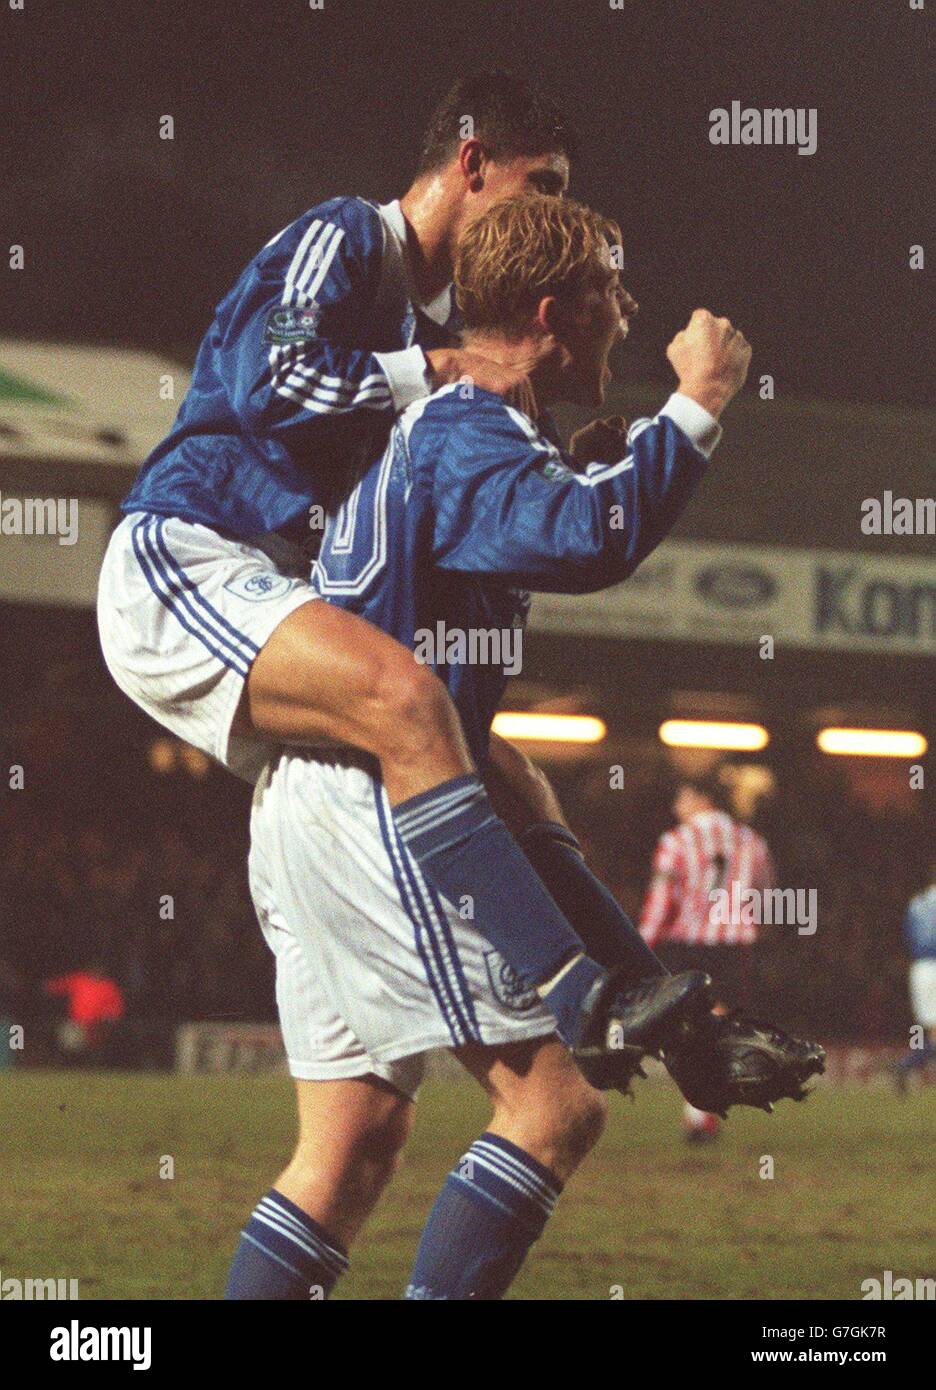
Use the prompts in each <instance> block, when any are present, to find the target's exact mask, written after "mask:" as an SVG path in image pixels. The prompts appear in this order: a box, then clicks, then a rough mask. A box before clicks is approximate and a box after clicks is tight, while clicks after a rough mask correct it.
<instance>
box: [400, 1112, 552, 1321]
mask: <svg viewBox="0 0 936 1390" xmlns="http://www.w3.org/2000/svg"><path fill="white" fill-rule="evenodd" d="M561 1191H562V1184H561V1183H560V1182H559V1179H558V1178H557V1177H556V1176H555V1174H554V1173H551V1172H550V1171H549V1169H548V1168H544V1167H543V1165H542V1164H541V1163H538V1162H537V1161H536V1159H535V1158H531V1157H530V1155H529V1154H528V1153H524V1151H523V1149H520V1148H518V1147H517V1145H516V1144H511V1143H510V1141H509V1140H508V1139H502V1138H501V1137H500V1136H499V1135H497V1134H490V1133H488V1134H482V1136H481V1138H480V1139H478V1140H476V1142H475V1143H474V1144H472V1146H471V1148H470V1149H469V1150H468V1152H467V1153H466V1154H464V1155H463V1156H462V1157H461V1158H460V1159H459V1161H458V1163H457V1164H456V1166H455V1168H454V1169H453V1170H452V1172H451V1173H449V1175H448V1177H447V1178H446V1180H445V1186H444V1187H443V1188H442V1191H441V1192H440V1193H439V1196H438V1197H437V1199H436V1203H435V1206H434V1207H433V1208H432V1211H431V1212H430V1214H429V1220H428V1221H427V1222H426V1225H425V1229H424V1230H423V1233H422V1238H421V1239H420V1242H419V1249H418V1251H417V1252H416V1263H415V1264H414V1266H413V1273H412V1275H411V1276H410V1282H409V1287H408V1288H407V1290H406V1295H405V1297H406V1298H408V1299H416V1298H424V1299H445V1298H449V1299H470V1298H474V1299H496V1298H503V1296H504V1294H505V1293H506V1292H507V1290H508V1288H509V1287H510V1285H511V1283H512V1281H513V1279H514V1278H515V1276H516V1274H517V1272H518V1270H519V1269H520V1266H521V1265H522V1264H523V1261H524V1260H525V1259H526V1255H527V1251H528V1250H529V1248H530V1246H531V1245H532V1244H533V1242H534V1241H535V1240H538V1239H539V1237H540V1236H541V1235H542V1232H543V1227H544V1226H545V1225H546V1220H547V1218H548V1217H549V1215H550V1213H551V1212H552V1209H553V1207H554V1206H555V1204H556V1199H557V1198H558V1196H559V1193H560V1192H561Z"/></svg>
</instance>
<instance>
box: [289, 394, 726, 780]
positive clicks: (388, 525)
mask: <svg viewBox="0 0 936 1390" xmlns="http://www.w3.org/2000/svg"><path fill="white" fill-rule="evenodd" d="M719 435H720V430H719V427H718V425H717V424H716V423H715V421H714V420H713V419H712V417H711V416H710V415H709V414H708V412H707V411H704V410H702V408H701V407H700V406H698V405H696V403H695V402H694V401H691V400H688V399H687V398H686V397H684V396H681V395H674V396H672V397H671V398H670V400H669V401H668V402H667V404H666V406H664V408H663V410H662V411H661V412H660V414H659V415H657V416H656V417H655V419H653V420H641V421H638V422H637V423H635V424H634V425H633V426H632V427H631V429H630V431H629V436H628V449H627V453H626V455H625V456H624V457H623V458H622V459H620V460H618V461H616V462H614V463H610V464H608V463H590V464H588V465H587V466H586V467H584V468H581V467H580V466H578V465H577V464H576V463H574V462H573V460H572V459H571V457H570V456H569V455H568V454H567V453H565V452H564V451H563V450H562V449H560V448H559V447H558V446H557V445H556V444H555V443H553V442H552V441H551V440H550V439H548V438H547V437H546V436H545V435H544V434H543V433H542V432H541V431H540V430H538V429H537V427H536V426H535V425H534V424H533V423H532V421H530V420H529V419H528V418H527V417H526V416H525V415H523V414H522V413H521V412H519V411H517V410H515V409H514V408H513V407H511V406H509V405H507V404H506V403H505V402H504V401H503V400H502V399H501V398H500V397H499V396H495V395H492V394H491V393H490V392H487V391H482V390H479V389H478V388H474V389H473V390H472V389H471V388H469V387H467V386H465V385H461V384H454V385H451V386H446V387H443V388H442V389H441V390H439V391H437V392H435V393H434V394H433V395H432V396H431V397H429V398H428V399H426V400H423V401H419V402H417V403H416V404H414V405H412V406H410V407H409V408H408V409H407V410H406V411H405V412H404V414H403V415H402V416H401V418H400V419H399V420H398V421H397V423H396V425H395V426H394V429H393V432H392V434H391V438H390V442H389V444H388V446H387V447H386V449H385V450H384V451H383V453H382V454H381V455H380V457H379V458H378V459H377V461H376V462H375V463H374V464H373V465H372V467H371V468H370V469H369V470H368V471H367V473H366V474H365V475H364V476H363V477H362V479H361V480H360V482H359V483H358V484H357V486H356V487H355V488H354V490H353V492H352V493H351V494H350V495H349V496H348V497H347V499H346V500H345V501H344V502H343V503H342V504H341V505H340V506H339V507H338V508H337V510H335V512H334V513H333V514H331V515H329V518H328V521H327V524H326V528H325V533H324V536H323V540H322V546H321V549H320V551H319V556H318V559H317V561H316V564H315V566H314V568H313V572H312V584H313V586H314V588H315V589H316V590H317V592H318V593H319V594H321V595H322V597H324V598H327V599H328V600H329V601H330V602H332V603H337V604H339V605H340V606H341V607H343V608H348V609H350V610H351V611H352V612H355V613H357V614H359V615H360V616H362V617H364V618H366V619H367V620H368V621H369V622H371V623H374V624H375V625H376V626H377V627H380V628H382V629H383V630H384V631H385V632H387V633H389V634H390V635H391V636H392V637H395V638H396V639H397V640H398V641H400V642H402V643H403V644H404V645H406V646H408V647H410V648H411V649H412V650H414V651H416V653H417V655H419V656H424V657H425V659H427V660H429V661H430V663H431V664H432V665H433V667H434V669H435V670H436V673H437V674H438V675H439V677H440V678H441V679H442V680H443V681H444V683H445V684H446V686H447V687H448V690H449V693H450V694H451V696H452V698H453V699H454V701H455V704H456V706H457V708H458V710H459V713H460V715H461V719H462V722H463V724H464V727H465V732H466V735H467V738H468V741H469V745H470V747H471V750H472V754H473V756H474V757H475V758H476V759H477V761H478V762H479V764H482V765H483V763H484V759H485V756H486V751H487V743H488V735H489V731H490V726H491V720H492V719H493V716H494V714H495V712H496V710H497V707H498V704H499V702H500V699H501V696H502V695H503V691H504V686H505V683H506V679H507V675H506V672H505V666H510V665H511V663H512V661H513V659H514V657H515V642H513V641H512V640H511V636H510V634H511V632H512V631H513V630H515V629H518V628H520V629H522V627H523V625H524V624H525V621H526V616H527V612H528V609H529V601H530V591H531V590H537V589H538V590H543V591H553V592H557V593H586V592H589V591H591V590H596V589H602V588H605V587H606V586H608V585H610V584H614V583H617V582H618V581H619V580H622V579H624V578H626V576H627V575H629V574H630V573H632V572H633V570H634V569H635V568H636V567H637V565H639V564H640V561H641V560H642V559H644V557H645V556H647V555H648V554H649V553H650V551H651V550H653V548H654V547H655V546H656V545H657V544H658V543H659V542H660V541H661V540H662V539H663V537H664V536H665V535H666V534H667V532H668V531H669V530H670V528H671V527H672V526H673V524H674V522H675V521H676V518H677V517H678V516H679V514H680V513H681V511H682V510H683V508H684V507H685V505H686V503H687V502H688V500H689V498H690V497H691V495H692V493H693V491H694V489H695V487H696V485H697V483H698V482H699V479H700V478H701V477H702V474H703V473H704V471H705V467H706V462H707V457H708V455H709V454H710V452H711V450H712V448H714V445H715V443H716V442H717V439H718V437H719ZM505 654H506V660H505ZM514 669H515V668H514Z"/></svg>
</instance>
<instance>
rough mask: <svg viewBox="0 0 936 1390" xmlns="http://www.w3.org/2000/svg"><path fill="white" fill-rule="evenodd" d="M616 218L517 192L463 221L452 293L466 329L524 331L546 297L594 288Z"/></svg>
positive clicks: (615, 234)
mask: <svg viewBox="0 0 936 1390" xmlns="http://www.w3.org/2000/svg"><path fill="white" fill-rule="evenodd" d="M620 239H621V233H620V230H619V228H618V226H617V224H616V223H614V222H611V221H609V220H608V219H607V218H606V217H602V216H601V215H600V213H597V212H593V211H592V209H591V208H587V207H584V206H583V204H581V203H575V202H572V201H571V199H569V198H557V197H553V196H550V195H547V194H543V193H524V194H521V195H520V196H519V197H515V198H505V199H504V200H503V201H502V202H499V203H494V204H492V206H491V207H489V208H488V209H487V211H486V212H483V213H481V215H480V216H479V217H476V218H474V219H473V220H472V221H471V222H469V224H468V226H467V227H466V228H465V230H464V232H463V233H462V235H461V237H460V239H459V243H458V249H457V251H456V255H455V294H456V299H457V302H458V307H459V309H460V310H461V313H462V317H463V318H464V320H465V327H466V328H467V329H469V330H471V331H474V332H480V333H485V332H492V331H498V332H503V333H506V334H507V335H508V336H509V335H511V334H516V333H519V332H521V331H522V330H523V328H524V327H525V326H526V324H527V323H528V322H529V319H530V317H531V315H532V314H534V313H535V312H536V307H537V305H538V304H539V302H540V300H541V299H543V298H545V297H546V296H547V295H556V296H558V297H561V298H563V299H574V298H575V297H577V296H578V295H579V294H580V293H582V292H583V291H584V290H588V289H591V288H596V287H597V286H598V285H600V284H601V282H602V279H603V276H604V274H605V273H606V272H607V269H608V266H609V262H608V260H607V258H604V259H603V258H602V251H603V250H606V249H607V247H608V246H609V245H616V244H618V243H619V242H620Z"/></svg>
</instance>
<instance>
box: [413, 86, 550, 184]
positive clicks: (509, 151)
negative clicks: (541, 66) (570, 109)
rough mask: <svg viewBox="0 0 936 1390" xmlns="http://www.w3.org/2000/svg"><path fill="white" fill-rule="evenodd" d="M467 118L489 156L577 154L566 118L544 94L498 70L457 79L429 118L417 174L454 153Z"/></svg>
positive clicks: (437, 167) (426, 171) (427, 170)
mask: <svg viewBox="0 0 936 1390" xmlns="http://www.w3.org/2000/svg"><path fill="white" fill-rule="evenodd" d="M466 116H470V117H471V121H472V134H473V135H474V137H475V139H477V140H480V141H481V143H482V144H483V145H484V146H485V147H486V149H487V152H488V154H489V156H490V157H491V159H499V160H504V159H510V158H515V157H516V156H518V155H524V154H525V155H537V154H564V155H566V156H567V157H568V158H569V159H570V160H571V159H574V158H575V153H576V143H577V142H576V138H575V135H574V133H573V131H572V128H571V127H570V125H569V123H568V121H567V120H566V119H565V117H564V116H563V114H562V112H561V111H560V110H559V108H558V106H556V105H555V104H554V103H553V102H552V101H550V100H549V98H548V97H543V96H540V94H539V93H538V92H536V91H535V90H534V88H533V87H531V86H530V84H529V83H528V82H527V81H526V80H525V79H524V78H522V77H515V76H514V75H513V74H512V73H509V72H502V71H500V70H490V71H481V72H475V73H472V75H471V76H470V77H460V78H459V79H458V81H457V82H455V83H454V84H453V85H452V86H451V87H450V88H449V90H448V92H447V93H446V94H445V96H444V97H443V98H442V100H441V101H440V102H439V104H438V106H437V107H436V108H435V110H434V111H433V113H432V115H431V116H430V118H429V124H428V127H427V129H426V134H425V137H424V138H423V143H422V149H421V151H420V154H419V163H418V164H417V167H416V172H417V174H428V173H431V172H432V170H434V169H439V168H441V167H442V165H443V164H447V163H448V161H449V160H450V159H451V158H452V157H453V156H454V154H455V151H456V150H457V149H458V146H459V145H460V144H461V142H462V140H464V139H467V138H468V137H467V136H466V135H465V134H464V121H465V117H466Z"/></svg>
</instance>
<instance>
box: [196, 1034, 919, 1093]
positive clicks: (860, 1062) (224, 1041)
mask: <svg viewBox="0 0 936 1390" xmlns="http://www.w3.org/2000/svg"><path fill="white" fill-rule="evenodd" d="M905 1053H906V1048H904V1047H900V1046H897V1045H895V1044H893V1043H832V1044H830V1045H829V1047H828V1048H827V1061H826V1073H825V1076H822V1077H819V1078H818V1081H819V1083H820V1084H828V1085H837V1084H842V1083H846V1084H854V1083H861V1084H867V1083H880V1082H884V1081H888V1080H889V1079H890V1076H889V1069H890V1067H891V1065H892V1064H893V1063H894V1062H896V1061H897V1059H898V1058H899V1057H902V1056H903V1055H904V1054H905ZM647 1068H648V1077H649V1079H650V1080H657V1081H659V1080H662V1079H663V1078H664V1077H665V1074H666V1073H665V1070H664V1068H663V1066H662V1065H661V1064H660V1063H658V1062H650V1063H648V1064H647ZM175 1070H176V1071H177V1072H185V1073H189V1074H191V1073H194V1072H253V1073H256V1072H285V1071H286V1056H285V1053H284V1051H283V1043H282V1038H281V1036H280V1031H279V1028H277V1026H276V1025H275V1024H273V1023H255V1024H252V1023H185V1024H182V1025H181V1026H180V1027H179V1028H177V1030H176V1044H175ZM428 1074H429V1076H432V1077H435V1078H445V1079H455V1078H462V1079H464V1077H465V1073H464V1072H463V1071H462V1069H461V1067H460V1066H459V1065H458V1063H457V1062H456V1061H455V1059H454V1058H453V1057H452V1056H451V1055H450V1054H449V1053H447V1052H437V1053H434V1054H433V1056H432V1058H431V1061H430V1066H429V1072H428ZM919 1082H926V1083H928V1084H931V1085H932V1084H936V1067H930V1068H928V1069H927V1070H926V1071H925V1072H924V1073H923V1074H922V1075H921V1076H919V1078H918V1083H917V1084H919Z"/></svg>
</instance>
